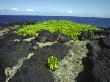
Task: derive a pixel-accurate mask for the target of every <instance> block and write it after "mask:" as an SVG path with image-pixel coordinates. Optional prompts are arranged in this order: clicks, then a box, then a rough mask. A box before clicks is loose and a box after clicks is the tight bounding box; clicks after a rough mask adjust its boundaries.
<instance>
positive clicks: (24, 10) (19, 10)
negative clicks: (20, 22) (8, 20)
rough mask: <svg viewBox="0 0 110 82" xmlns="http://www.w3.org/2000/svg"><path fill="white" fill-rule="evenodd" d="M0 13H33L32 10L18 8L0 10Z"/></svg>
mask: <svg viewBox="0 0 110 82" xmlns="http://www.w3.org/2000/svg"><path fill="white" fill-rule="evenodd" d="M0 11H13V12H34V11H35V10H34V9H31V8H28V9H18V8H0Z"/></svg>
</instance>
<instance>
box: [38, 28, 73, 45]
mask: <svg viewBox="0 0 110 82" xmlns="http://www.w3.org/2000/svg"><path fill="white" fill-rule="evenodd" d="M36 40H37V41H38V42H47V41H48V42H53V41H56V40H57V41H58V42H61V43H64V42H68V41H70V40H71V38H70V37H69V36H67V35H64V34H61V33H58V32H53V33H51V32H49V31H47V30H42V31H40V32H39V34H38V36H37V37H36Z"/></svg>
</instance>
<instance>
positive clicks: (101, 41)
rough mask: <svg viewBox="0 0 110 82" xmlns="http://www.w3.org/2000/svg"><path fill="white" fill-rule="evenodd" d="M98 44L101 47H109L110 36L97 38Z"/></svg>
mask: <svg viewBox="0 0 110 82" xmlns="http://www.w3.org/2000/svg"><path fill="white" fill-rule="evenodd" d="M99 44H100V47H101V48H109V49H110V36H109V37H107V38H101V39H99Z"/></svg>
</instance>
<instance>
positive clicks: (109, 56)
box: [89, 37, 110, 82]
mask: <svg viewBox="0 0 110 82" xmlns="http://www.w3.org/2000/svg"><path fill="white" fill-rule="evenodd" d="M109 40H110V37H106V38H101V39H98V40H93V41H91V42H90V44H91V47H92V48H91V51H89V54H92V55H91V56H90V57H89V59H91V60H92V63H93V68H92V69H91V73H92V74H93V76H94V77H95V79H96V81H95V82H110V43H109Z"/></svg>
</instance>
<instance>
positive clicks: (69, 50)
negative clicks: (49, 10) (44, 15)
mask: <svg viewBox="0 0 110 82" xmlns="http://www.w3.org/2000/svg"><path fill="white" fill-rule="evenodd" d="M47 35H48V34H47ZM52 37H54V40H55V41H52V42H50V43H49V42H48V43H44V42H43V43H38V41H37V40H36V39H34V38H33V39H32V40H30V39H29V40H27V39H26V38H27V37H26V38H25V37H21V36H17V35H14V34H13V32H12V30H11V32H9V33H8V34H5V35H4V36H2V38H1V39H0V69H1V70H0V77H1V78H0V82H54V81H56V82H62V81H69V82H77V81H76V79H75V78H76V77H77V76H78V73H79V72H81V71H83V64H82V59H83V57H86V52H87V49H86V42H84V41H69V40H65V39H64V38H67V37H66V36H63V37H64V38H63V39H62V41H63V42H59V41H57V40H56V39H57V38H58V34H57V33H53V34H52ZM24 38H25V39H24ZM49 38H50V37H49ZM64 40H65V41H64ZM48 41H49V39H48ZM67 41H69V42H67ZM31 52H32V53H33V55H31V56H30V55H29V53H31ZM50 55H55V56H56V57H57V58H58V61H59V67H58V69H57V70H56V71H54V72H52V71H50V70H49V69H48V68H47V59H48V56H50ZM28 57H29V58H28ZM62 70H66V71H65V72H60V71H62Z"/></svg>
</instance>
